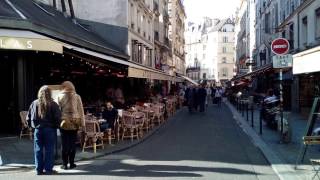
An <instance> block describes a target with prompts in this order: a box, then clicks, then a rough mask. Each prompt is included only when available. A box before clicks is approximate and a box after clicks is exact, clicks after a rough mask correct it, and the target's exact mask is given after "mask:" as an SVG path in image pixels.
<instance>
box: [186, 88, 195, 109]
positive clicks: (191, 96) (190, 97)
mask: <svg viewBox="0 0 320 180" xmlns="http://www.w3.org/2000/svg"><path fill="white" fill-rule="evenodd" d="M186 97H187V104H188V109H189V112H192V110H193V106H194V89H193V88H192V87H189V88H188V89H187V91H186Z"/></svg>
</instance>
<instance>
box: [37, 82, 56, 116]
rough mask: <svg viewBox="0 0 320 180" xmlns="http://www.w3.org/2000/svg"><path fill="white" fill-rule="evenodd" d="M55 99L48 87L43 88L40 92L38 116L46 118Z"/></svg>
mask: <svg viewBox="0 0 320 180" xmlns="http://www.w3.org/2000/svg"><path fill="white" fill-rule="evenodd" d="M52 101H53V99H52V97H51V90H50V88H49V87H48V86H42V87H41V88H40V89H39V91H38V116H39V117H40V118H44V117H45V115H46V113H47V111H48V109H49V108H50V106H51V103H52Z"/></svg>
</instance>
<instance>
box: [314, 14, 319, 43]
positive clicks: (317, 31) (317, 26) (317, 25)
mask: <svg viewBox="0 0 320 180" xmlns="http://www.w3.org/2000/svg"><path fill="white" fill-rule="evenodd" d="M315 13H316V20H315V21H316V22H315V23H316V24H315V28H316V29H315V32H316V38H317V39H320V8H318V9H317V10H316V11H315Z"/></svg>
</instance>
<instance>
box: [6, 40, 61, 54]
mask: <svg viewBox="0 0 320 180" xmlns="http://www.w3.org/2000/svg"><path fill="white" fill-rule="evenodd" d="M0 49H13V50H33V51H49V52H56V53H60V54H62V52H63V46H62V44H61V43H59V42H57V41H54V40H51V39H35V38H21V37H2V36H0Z"/></svg>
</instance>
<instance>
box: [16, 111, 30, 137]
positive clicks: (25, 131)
mask: <svg viewBox="0 0 320 180" xmlns="http://www.w3.org/2000/svg"><path fill="white" fill-rule="evenodd" d="M27 114H28V111H20V113H19V115H20V120H21V130H20V139H21V138H22V137H23V136H29V138H30V140H32V135H33V134H32V128H30V127H28V123H27Z"/></svg>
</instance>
